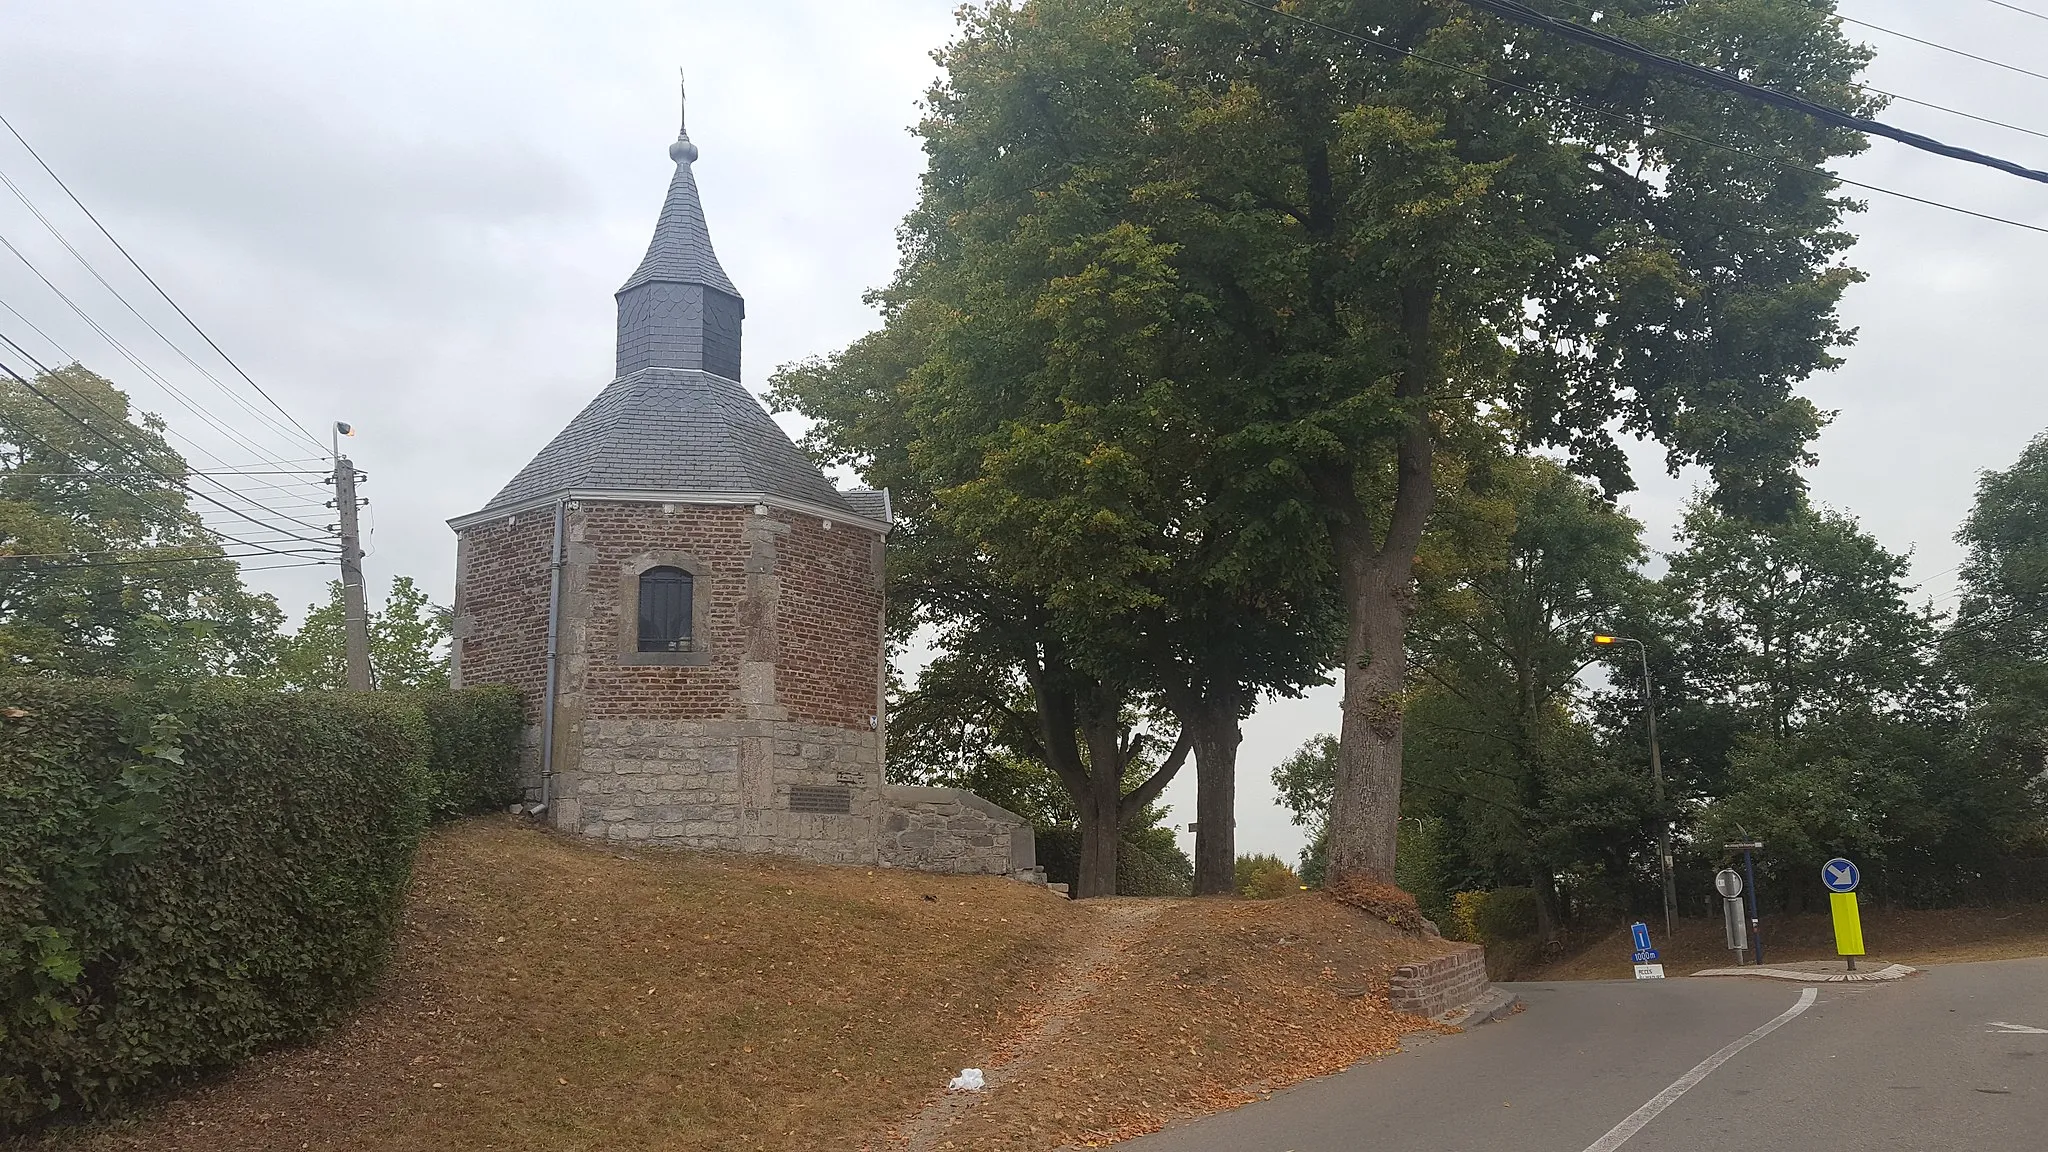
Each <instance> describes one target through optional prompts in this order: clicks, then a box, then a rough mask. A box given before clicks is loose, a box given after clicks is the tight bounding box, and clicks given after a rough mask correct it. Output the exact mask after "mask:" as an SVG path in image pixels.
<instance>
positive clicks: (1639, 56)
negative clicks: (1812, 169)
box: [1465, 0, 2048, 184]
mask: <svg viewBox="0 0 2048 1152" xmlns="http://www.w3.org/2000/svg"><path fill="white" fill-rule="evenodd" d="M1465 3H1466V4H1468V5H1470V6H1471V7H1473V8H1477V9H1479V10H1480V11H1482V12H1486V13H1489V14H1491V15H1493V16H1497V17H1499V18H1500V19H1502V20H1507V21H1510V22H1512V23H1515V24H1522V25H1525V26H1527V27H1530V28H1535V29H1537V30H1539V31H1543V32H1549V33H1551V34H1552V35H1554V36H1561V37H1563V38H1564V39H1566V40H1570V41H1573V42H1574V43H1578V44H1582V45H1585V46H1586V47H1589V48H1593V49H1595V50H1597V51H1601V52H1605V53H1607V54H1608V55H1610V56H1619V57H1621V58H1622V59H1624V60H1629V61H1632V62H1633V63H1636V64H1640V65H1644V66H1647V67H1650V68H1655V69H1658V70H1660V71H1664V72H1671V73H1675V74H1677V75H1679V76H1682V77H1684V78H1686V79H1688V80H1692V81H1695V82H1696V83H1699V84H1703V85H1706V86H1707V87H1710V88H1719V89H1721V90H1722V91H1724V92H1732V93H1734V94H1735V95H1737V96H1745V97H1748V98H1749V99H1751V100H1757V101H1761V102H1763V103H1765V104H1769V105H1772V106H1773V107H1777V108H1783V109H1785V110H1786V111H1789V112H1798V113H1800V114H1801V115H1804V116H1807V117H1810V118H1812V119H1814V120H1818V121H1819V122H1821V123H1822V124H1826V125H1828V126H1829V127H1831V128H1842V129H1846V130H1848V131H1851V132H1861V133H1863V134H1864V135H1867V136H1880V137H1883V138H1885V139H1887V140H1895V141H1897V142H1899V143H1901V144H1904V145H1906V146H1907V147H1909V148H1918V149H1920V150H1921V151H1922V152H1932V153H1934V154H1935V155H1937V156H1946V157H1948V158H1949V159H1951V160H1961V161H1963V162H1964V163H1967V164H1981V165H1983V166H1984V167H1986V168H1996V169H1998V170H1999V171H2000V172H2004V173H2007V174H2009V175H2013V176H2018V177H2020V178H2021V179H2023V180H2032V181H2035V182H2036V183H2040V184H2048V172H2042V171H2040V170H2038V169H2034V168H2028V167H2026V166H2025V165H2022V164H2016V163H2014V162H2012V161H2011V160H2005V159H2002V158H2000V157H1997V156H1990V155H1986V154H1985V153H1982V152H1977V151H1973V150H1971V149H1969V148H1959V147H1957V146H1955V145H1953V144H1945V143H1943V142H1942V141H1940V140H1936V139H1935V138H1933V137H1932V136H1923V135H1921V134H1920V133H1918V132H1908V131H1906V130H1905V129H1903V128H1894V127H1892V126H1891V125H1889V124H1885V123H1882V122H1880V121H1877V120H1872V119H1870V118H1869V117H1866V116H1856V115H1853V114H1851V113H1848V112H1844V111H1842V110H1841V109H1839V108H1831V107H1829V106H1828V105H1826V104H1822V103H1820V102H1818V101H1815V100H1808V99H1807V98H1806V97H1804V96H1795V95H1792V94H1791V93H1789V92H1780V91H1778V90H1777V89H1775V88H1766V87H1764V86H1763V85H1761V84H1752V83H1750V82H1749V81H1747V80H1744V79H1742V78H1741V77H1738V76H1732V75H1730V74H1728V73H1726V72H1723V71H1721V70H1719V69H1717V68H1708V67H1705V66H1703V65H1699V64H1694V63H1693V62H1691V61H1690V60H1681V59H1679V58H1678V57H1676V56H1667V55H1665V54H1664V53H1662V52H1652V51H1651V50H1650V49H1648V48H1645V47H1643V46H1642V45H1640V44H1637V43H1635V42H1634V41H1632V40H1624V39H1622V38H1621V37H1619V36H1610V35H1608V34H1607V33H1605V32H1602V31H1600V30H1599V29H1597V28H1588V27H1586V26H1585V25H1583V24H1577V23H1574V22H1572V21H1570V20H1566V19H1563V18H1561V17H1557V16H1552V15H1550V14H1549V13H1546V12H1539V11H1537V10H1536V9H1534V8H1531V7H1529V6H1528V5H1527V4H1524V3H1521V0H1465ZM2041 78H2042V79H2043V80H2048V76H2043V77H2041Z"/></svg>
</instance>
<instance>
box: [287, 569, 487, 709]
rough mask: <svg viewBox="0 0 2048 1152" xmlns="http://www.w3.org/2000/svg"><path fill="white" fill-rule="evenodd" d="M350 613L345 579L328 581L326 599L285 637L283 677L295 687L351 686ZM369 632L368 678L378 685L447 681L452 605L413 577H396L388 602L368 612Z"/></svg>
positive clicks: (428, 684)
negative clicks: (346, 631)
mask: <svg viewBox="0 0 2048 1152" xmlns="http://www.w3.org/2000/svg"><path fill="white" fill-rule="evenodd" d="M347 618H348V611H347V607H346V605H345V603H344V601H343V599H342V589H341V581H339V580H333V581H329V582H328V585H327V600H326V602H325V603H322V604H315V605H312V606H310V607H309V608H307V610H306V619H305V621H304V622H303V623H302V624H300V625H299V629H298V631H297V632H294V633H292V634H291V635H289V636H287V637H285V638H284V640H283V641H282V643H281V650H280V653H279V658H278V675H279V677H280V678H281V679H283V681H284V682H285V683H286V684H287V685H289V686H291V687H293V688H301V689H340V688H346V687H348V642H347V638H346V636H345V635H344V633H343V628H344V626H345V624H346V622H347ZM369 636H370V679H371V682H372V683H373V684H374V685H375V686H376V687H378V688H383V689H391V690H398V691H404V690H407V689H414V688H445V687H447V686H448V611H447V609H445V608H441V607H439V606H437V605H435V604H434V603H433V602H432V601H430V600H429V599H427V594H426V593H425V592H422V591H421V590H420V587H419V585H418V584H415V583H414V582H413V579H412V577H410V576H398V577H394V578H393V579H392V581H391V591H390V593H389V595H387V596H386V597H385V598H384V606H383V607H382V608H380V609H377V610H376V611H373V612H371V613H370V614H369Z"/></svg>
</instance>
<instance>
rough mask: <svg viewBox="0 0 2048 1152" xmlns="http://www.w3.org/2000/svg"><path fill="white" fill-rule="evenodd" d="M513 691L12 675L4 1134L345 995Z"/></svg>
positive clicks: (4, 684)
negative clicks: (424, 839) (412, 694)
mask: <svg viewBox="0 0 2048 1152" xmlns="http://www.w3.org/2000/svg"><path fill="white" fill-rule="evenodd" d="M502 711H503V707H502V702H501V701H499V700H497V699H495V698H484V699H475V700H470V699H445V700H444V699H439V698H438V694H437V696H436V697H433V698H408V697H407V696H402V695H399V694H385V693H280V692H263V691H256V690H253V689H249V688H247V687H244V686H238V685H235V684H232V683H225V682H215V683H207V684H202V685H199V686H195V687H192V688H189V689H184V690H177V691H171V692H162V691H156V692H151V691H143V690H138V689H134V688H130V687H124V686H117V685H109V684H101V683H91V682H50V681H0V1131H5V1130H6V1129H8V1128H11V1127H15V1126H18V1125H21V1124H24V1123H27V1122H30V1121H34V1120H38V1119H41V1118H47V1117H48V1116H50V1115H51V1114H53V1113H58V1112H69V1113H79V1114H90V1113H96V1112H102V1111H105V1110H107V1109H109V1108H111V1107H113V1106H115V1105H117V1104H120V1103H122V1102H124V1101H127V1100H131V1099H133V1098H135V1097H137V1096H139V1095H142V1094H144V1093H148V1092H151V1091H155V1090H158V1089H162V1088H166V1087H170V1086H173V1085H175V1084H178V1083H181V1082H184V1081H188V1080H190V1079H192V1078H195V1077H197V1076H199V1075H202V1074H204V1073H207V1072H210V1071H214V1070H218V1069H221V1068H224V1067H226V1066H229V1065H232V1064H235V1063H237V1062H239V1061H242V1060H244V1059H247V1058H248V1057H249V1056H251V1055H253V1054H255V1053H256V1052H258V1051H260V1050H262V1049H263V1048H266V1047H268V1046H271V1045H274V1044H278V1043H283V1042H287V1041H293V1040H299V1039H303V1038H306V1037H309V1036H312V1035H314V1034H316V1033H318V1032H319V1031H321V1030H322V1029H323V1028H325V1027H327V1026H328V1025H330V1024H331V1023H333V1022H334V1021H335V1020H336V1019H337V1018H338V1017H339V1016H340V1015H342V1014H343V1013H345V1012H346V1011H348V1009H349V1008H350V1007H351V1006H353V1005H354V1004H355V1003H356V1002H357V1001H358V1000H359V999H360V998H361V997H362V996H363V995H364V994H365V993H366V992H367V991H369V989H370V987H371V985H372V984H373V983H374V981H375V980H376V978H377V976H378V974H379V973H380V971H381V970H382V967H383V964H384V961H385V959H386V957H387V956H388V953H389V950H390V947H391V942H392V939H393V937H394V934H395V931H396V928H397V925H398V918H399V915H400V911H401V907H402V903H403V900H404V896H405V890H406V885H407V882H408V879H409V877H410V874H411V867H412V860H413V855H414V852H415V850H416V849H417V847H418V844H419V839H420V835H421V833H422V831H423V829H424V828H425V826H426V823H427V820H428V818H429V815H430V812H431V811H432V810H434V809H436V808H438V809H441V810H442V811H452V810H456V809H459V808H461V807H463V806H465V805H467V804H469V803H471V802H472V801H475V802H481V799H482V797H484V796H486V795H495V794H496V791H495V790H496V789H497V788H498V787H499V781H498V778H497V774H501V773H503V772H506V771H509V769H508V768H507V767H506V765H505V763H503V762H499V763H497V764H496V765H495V766H493V771H492V772H491V773H484V772H478V771H475V770H476V769H479V768H481V767H483V766H485V762H486V761H488V760H489V758H490V756H491V755H492V752H491V751H489V750H491V749H495V750H496V751H497V752H498V753H502V752H503V751H504V750H505V749H506V748H507V747H508V741H509V747H510V748H511V749H512V751H513V753H514V754H515V755H516V749H517V736H516V734H513V735H510V736H507V735H506V734H505V733H504V732H503V731H501V730H500V729H499V728H498V727H495V726H494V725H499V724H501V723H502V721H503V719H504V718H503V716H502ZM430 716H431V717H433V718H434V719H435V720H436V721H437V722H439V724H441V725H443V727H442V728H441V730H440V731H438V732H437V731H435V730H434V728H432V727H430V725H429V717H430ZM506 727H510V728H513V729H516V728H517V724H516V723H513V724H511V725H506ZM465 733H466V734H467V735H465ZM437 777H438V781H437ZM485 777H488V778H489V779H488V782H485V779H484V778H485Z"/></svg>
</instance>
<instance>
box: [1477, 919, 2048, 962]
mask: <svg viewBox="0 0 2048 1152" xmlns="http://www.w3.org/2000/svg"><path fill="white" fill-rule="evenodd" d="M1651 927H1652V929H1653V931H1654V929H1655V928H1656V927H1657V926H1656V925H1655V924H1652V925H1651ZM1655 935H1656V937H1657V941H1656V942H1657V948H1658V950H1659V951H1660V952H1662V953H1663V956H1664V960H1663V963H1664V967H1665V969H1666V970H1667V971H1669V972H1671V973H1672V974H1673V975H1677V974H1679V973H1688V974H1689V973H1693V972H1697V971H1699V970H1701V969H1703V968H1722V967H1727V966H1728V965H1729V964H1731V963H1732V962H1733V959H1734V957H1733V955H1732V954H1731V953H1730V952H1728V951H1727V950H1726V949H1725V948H1724V947H1723V938H1722V929H1721V923H1720V921H1718V920H1711V921H1710V920H1704V919H1691V920H1681V921H1679V923H1678V934H1677V938H1676V939H1675V940H1666V939H1664V938H1663V937H1664V934H1663V933H1662V932H1656V933H1655ZM1863 941H1864V944H1865V946H1866V947H1868V948H1869V950H1870V953H1871V956H1872V957H1873V958H1875V957H1878V956H1882V957H1883V958H1884V959H1885V960H1887V961H1897V962H1899V963H1903V964H1913V965H1925V964H1960V963H1967V962H1971V961H1977V960H2008V959H2013V958H2016V957H2022V956H2048V905H2023V906H2019V907H2013V908H1998V909H1985V908H1954V909H1944V910H1940V911H1931V912H1918V911H1911V910H1886V909H1879V908H1865V909H1863ZM1629 950H1630V946H1629V934H1628V929H1626V928H1617V929H1615V930H1614V931H1613V932H1612V933H1611V934H1608V935H1605V936H1603V937H1601V938H1599V939H1597V940H1596V941H1595V942H1594V943H1593V944H1592V945H1590V946H1588V947H1586V948H1584V949H1583V950H1581V951H1578V952H1577V953H1575V954H1573V955H1570V956H1567V957H1565V958H1564V959H1562V960H1559V961H1557V962H1555V963H1553V964H1549V965H1545V966H1542V967H1539V968H1536V969H1533V970H1531V971H1529V972H1527V973H1525V974H1523V975H1520V976H1518V977H1516V978H1517V979H1522V980H1626V979H1628V978H1629V974H1630V971H1631V969H1630V963H1629ZM1764 958H1765V959H1766V960H1768V961H1771V962H1773V963H1776V962H1778V961H1785V962H1792V961H1799V960H1832V959H1834V958H1835V936H1834V922H1833V921H1832V920H1831V919H1830V918H1829V917H1828V915H1827V914H1826V913H1805V914H1786V915H1776V916H1769V917H1766V918H1765V920H1764ZM1872 966H1875V965H1874V964H1873V965H1872Z"/></svg>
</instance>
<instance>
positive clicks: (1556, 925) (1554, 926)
mask: <svg viewBox="0 0 2048 1152" xmlns="http://www.w3.org/2000/svg"><path fill="white" fill-rule="evenodd" d="M1529 886H1530V887H1531V888H1534V889H1535V890H1536V939H1538V940H1540V941H1542V942H1543V947H1544V948H1545V949H1546V950H1548V949H1549V948H1550V947H1552V946H1553V945H1555V944H1556V943H1557V939H1558V936H1559V934H1560V929H1561V921H1562V919H1563V918H1562V917H1560V916H1559V915H1558V908H1557V877H1555V876H1553V875H1551V872H1550V869H1549V868H1547V867H1544V866H1542V865H1538V866H1537V867H1536V869H1535V871H1534V872H1532V873H1530V876H1529Z"/></svg>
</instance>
